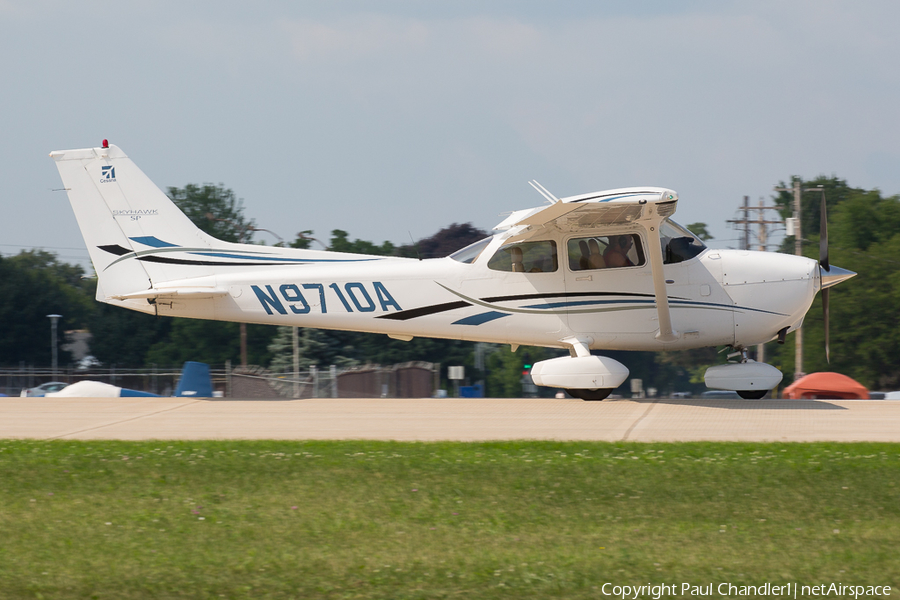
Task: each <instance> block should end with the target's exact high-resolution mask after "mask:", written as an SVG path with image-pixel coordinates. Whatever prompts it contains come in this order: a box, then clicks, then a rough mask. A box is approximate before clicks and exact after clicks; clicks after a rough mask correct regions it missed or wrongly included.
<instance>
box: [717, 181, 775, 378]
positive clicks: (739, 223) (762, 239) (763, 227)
mask: <svg viewBox="0 0 900 600" xmlns="http://www.w3.org/2000/svg"><path fill="white" fill-rule="evenodd" d="M740 210H741V212H742V213H743V218H741V219H729V220H728V222H729V223H733V224H734V225H735V226H736V227H743V230H744V235H743V238H742V240H741V250H750V246H751V244H750V230H751V226H752V225H756V228H757V233H756V244H757V245H756V249H757V250H759V251H760V252H765V251H766V250H767V249H768V248H767V247H766V245H767V244H768V240H769V227H768V226H769V225H784V221H782V220H780V219H779V220H777V221H769V220H767V219H766V216H765V211H767V210H778V209H777V207H775V206H766V205H765V202H764V201H763V199H762V198H760V199H759V206H750V197H749V196H744V202H743V204H742V205H741V208H740ZM751 211H757V215H756V219H751V218H750V213H751ZM765 361H766V346H765V344H759V345H758V346H757V347H756V362H765Z"/></svg>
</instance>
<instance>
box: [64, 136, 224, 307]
mask: <svg viewBox="0 0 900 600" xmlns="http://www.w3.org/2000/svg"><path fill="white" fill-rule="evenodd" d="M50 156H51V157H52V158H53V160H54V161H56V166H57V168H58V169H59V174H60V176H61V177H62V181H63V186H64V187H65V189H66V191H67V192H68V195H69V201H70V202H71V204H72V208H73V210H74V211H75V218H76V219H77V220H78V226H79V228H80V229H81V234H82V235H83V236H84V241H85V244H86V245H87V249H88V252H89V253H90V256H91V262H92V263H93V265H94V269H95V270H96V272H97V275H98V277H99V283H98V288H97V299H98V300H101V301H102V300H106V299H107V298H109V297H112V296H117V295H125V294H128V293H134V292H138V291H141V290H146V289H148V288H150V287H152V286H153V285H154V284H156V283H158V282H161V281H168V280H172V279H176V278H178V277H184V272H183V271H179V269H178V266H177V265H174V264H173V261H167V260H166V258H165V251H166V249H176V248H177V249H178V250H179V251H184V250H190V249H197V250H208V249H209V248H210V247H211V245H212V244H214V243H216V240H214V239H213V238H212V237H210V236H208V235H207V234H205V233H204V232H202V231H201V230H200V229H198V228H197V227H196V226H195V225H194V224H193V223H192V222H191V220H190V219H188V218H187V216H185V214H184V213H183V212H181V210H179V209H178V207H177V206H175V204H174V203H172V201H171V200H170V199H169V198H168V197H167V196H166V195H165V194H164V193H163V192H162V190H160V189H159V188H158V187H157V186H156V185H155V184H154V183H153V182H152V181H151V180H150V179H149V178H148V177H147V176H146V175H145V174H144V173H143V172H142V171H141V170H140V169H139V168H138V167H137V165H135V164H134V162H133V161H132V160H131V159H130V158H128V156H126V155H125V153H124V152H122V150H120V149H119V148H118V147H116V146H109V147H106V146H105V145H104V147H102V148H86V149H81V150H62V151H55V152H52V153H51V154H50ZM148 254H153V255H154V256H146V255H148ZM160 255H161V256H160ZM134 259H138V260H134ZM211 273H212V271H211V269H208V268H203V267H202V266H201V267H200V268H193V269H192V270H191V276H192V277H201V276H204V275H210V274H211Z"/></svg>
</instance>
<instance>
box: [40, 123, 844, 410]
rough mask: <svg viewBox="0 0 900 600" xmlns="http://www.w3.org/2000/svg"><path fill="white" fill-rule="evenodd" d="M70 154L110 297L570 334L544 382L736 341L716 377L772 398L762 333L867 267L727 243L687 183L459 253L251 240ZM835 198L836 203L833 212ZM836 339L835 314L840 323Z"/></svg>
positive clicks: (275, 320)
mask: <svg viewBox="0 0 900 600" xmlns="http://www.w3.org/2000/svg"><path fill="white" fill-rule="evenodd" d="M50 156H51V157H52V158H53V159H54V160H55V161H56V166H57V167H58V169H59V173H60V176H61V177H62V180H63V184H64V187H65V189H66V190H67V191H68V194H69V200H70V201H71V203H72V208H73V209H74V211H75V216H76V218H77V220H78V225H79V227H80V228H81V232H82V235H83V236H84V240H85V243H86V244H87V248H88V251H89V252H90V256H91V261H92V262H93V265H94V269H95V270H96V271H97V275H98V277H99V281H98V285H97V300H99V301H100V302H106V303H109V304H112V305H115V306H122V307H125V308H130V309H132V310H137V311H140V312H145V313H150V314H155V315H165V316H177V317H190V318H196V319H216V320H221V321H238V322H246V323H265V324H272V325H291V326H300V327H315V328H323V329H343V330H351V331H364V332H373V333H384V334H387V335H388V336H389V337H391V338H394V339H399V340H411V339H412V338H413V337H415V336H425V337H437V338H449V339H460V340H472V341H482V342H495V343H504V344H510V345H511V346H512V348H513V350H515V349H516V348H517V347H518V346H519V345H520V344H521V345H525V344H527V345H534V346H545V347H552V348H565V349H568V351H569V356H562V357H559V358H554V359H550V360H544V361H541V362H538V363H536V364H534V366H533V368H532V371H531V376H532V378H533V379H534V382H535V383H536V384H538V385H543V386H552V387H559V388H565V389H567V390H568V391H569V392H570V393H571V394H573V395H575V396H577V397H580V398H583V399H584V400H602V399H603V398H605V397H606V396H607V395H608V394H609V393H610V391H612V390H613V389H614V388H616V387H618V386H619V385H621V384H622V383H623V382H624V381H625V380H626V378H627V377H628V369H627V368H626V367H625V366H624V365H622V364H621V363H619V362H618V361H616V360H613V359H611V358H609V357H604V356H597V355H592V354H591V350H603V349H607V350H677V349H687V348H699V347H703V346H720V345H725V346H730V347H732V348H733V349H734V351H735V354H734V355H733V356H734V357H739V358H737V360H735V362H731V363H728V364H724V365H718V366H715V367H711V368H710V369H709V370H708V371H707V372H706V383H707V385H708V386H709V387H711V388H715V389H724V390H735V391H737V392H738V393H739V394H740V395H741V396H743V397H745V398H761V397H762V396H763V395H765V393H766V392H767V391H768V390H770V389H772V388H773V387H775V386H776V385H778V383H779V382H780V381H781V378H782V374H781V372H780V371H779V370H778V369H776V368H775V367H772V366H770V365H766V364H764V363H757V362H754V361H752V360H749V359H748V357H747V351H746V350H745V349H746V348H747V347H749V346H752V345H755V344H759V343H762V342H767V341H770V340H772V339H776V338H777V339H779V340H780V341H783V340H784V336H785V335H786V334H787V333H788V332H789V331H793V330H795V329H797V328H798V327H800V325H801V323H802V322H803V317H804V315H805V314H806V312H807V310H809V307H810V305H811V304H812V301H813V297H814V296H815V295H816V293H817V292H818V291H819V290H820V289H822V290H823V300H824V301H826V304H825V311H826V319H827V293H828V290H827V289H826V288H828V287H830V286H832V285H835V284H836V283H839V282H840V281H843V280H844V279H847V278H849V277H852V276H853V275H855V273H853V272H851V271H845V270H843V269H839V268H837V267H830V266H829V264H828V254H827V234H826V233H825V227H824V226H823V228H822V231H823V235H822V238H823V245H822V249H821V257H820V260H819V261H818V262H817V261H815V260H812V259H808V258H804V257H797V256H791V255H785V254H776V253H765V252H748V251H737V250H712V249H709V248H707V247H706V246H705V245H704V244H703V242H702V241H700V240H699V239H698V238H696V237H695V236H694V235H693V234H691V233H690V232H689V231H688V230H687V229H685V228H683V227H681V226H680V225H678V224H676V223H675V222H674V221H672V220H671V219H670V217H671V216H672V214H673V213H674V212H675V207H676V205H677V202H678V196H677V194H676V193H675V192H673V191H672V190H668V189H662V188H654V187H635V188H625V189H617V190H609V191H604V192H595V193H592V194H583V195H580V196H572V197H569V198H562V199H559V198H556V197H554V196H553V195H552V194H550V193H549V192H548V191H547V190H546V189H544V188H543V187H542V186H540V185H539V184H537V183H536V182H533V183H532V185H533V186H534V187H535V189H537V190H538V191H539V192H540V193H541V194H542V195H543V196H544V197H545V198H546V199H547V200H549V201H550V204H549V205H546V206H541V207H538V208H531V209H526V210H520V211H516V212H514V213H512V214H511V215H510V216H509V217H508V218H506V219H505V220H504V221H503V222H502V223H500V224H499V225H497V227H496V228H495V233H494V234H493V235H492V236H490V237H488V238H485V239H483V240H481V241H479V242H476V243H474V244H472V245H470V246H468V247H466V248H463V249H461V250H459V251H457V252H455V253H454V254H452V255H451V256H449V257H447V258H434V259H426V260H416V259H409V258H397V257H376V256H366V255H357V254H344V253H337V252H328V251H316V250H299V249H293V248H278V247H266V246H257V245H251V244H235V243H229V242H223V241H220V240H217V239H215V238H213V237H211V236H209V235H207V234H206V233H204V232H202V231H201V230H200V229H198V228H197V227H196V226H195V225H194V224H193V223H192V222H191V221H190V220H189V219H188V218H187V217H186V216H185V215H184V213H182V212H181V211H180V210H179V209H178V208H177V207H176V206H175V205H174V204H173V203H172V202H171V201H170V200H169V198H168V197H167V196H166V195H165V194H164V193H163V192H162V191H161V190H160V189H159V188H158V187H156V185H154V184H153V182H152V181H150V179H149V178H148V177H147V176H146V175H144V173H143V172H142V171H141V170H140V169H138V167H137V166H136V165H135V164H134V162H132V161H131V160H130V159H129V158H128V157H127V156H126V155H125V153H124V152H122V150H120V149H119V148H118V147H116V146H111V145H108V144H107V142H106V140H104V142H103V144H102V146H101V147H99V148H87V149H81V150H63V151H57V152H53V153H51V154H50ZM824 208H825V207H824V205H823V207H822V209H823V210H822V215H823V223H824V215H825V211H824ZM826 346H827V320H826Z"/></svg>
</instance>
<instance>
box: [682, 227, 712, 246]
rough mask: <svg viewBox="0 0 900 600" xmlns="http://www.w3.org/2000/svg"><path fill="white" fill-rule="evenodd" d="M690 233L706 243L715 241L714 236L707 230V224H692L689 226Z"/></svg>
mask: <svg viewBox="0 0 900 600" xmlns="http://www.w3.org/2000/svg"><path fill="white" fill-rule="evenodd" d="M687 228H688V231H690V232H691V233H693V234H694V235H696V236H697V237H698V238H700V239H701V240H703V241H704V242H706V241H708V240H711V239H713V236H712V234H711V233H710V232H709V230H708V229H707V228H706V223H691V224H690V225H688V226H687Z"/></svg>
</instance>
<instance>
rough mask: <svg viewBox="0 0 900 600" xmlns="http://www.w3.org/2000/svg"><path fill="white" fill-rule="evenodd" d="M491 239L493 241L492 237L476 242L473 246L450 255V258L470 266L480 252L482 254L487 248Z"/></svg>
mask: <svg viewBox="0 0 900 600" xmlns="http://www.w3.org/2000/svg"><path fill="white" fill-rule="evenodd" d="M492 239H494V238H493V237H492V236H488V237H486V238H484V239H483V240H478V241H477V242H475V243H474V244H469V245H468V246H466V247H465V248H462V249H461V250H457V251H456V252H454V253H453V254H451V255H450V258H452V259H453V260H456V261H459V262H461V263H466V264H467V265H470V264H472V263H473V262H475V259H477V258H478V257H479V256H480V255H481V253H482V252H484V249H485V248H487V245H488V244H490V243H491V240H492Z"/></svg>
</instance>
